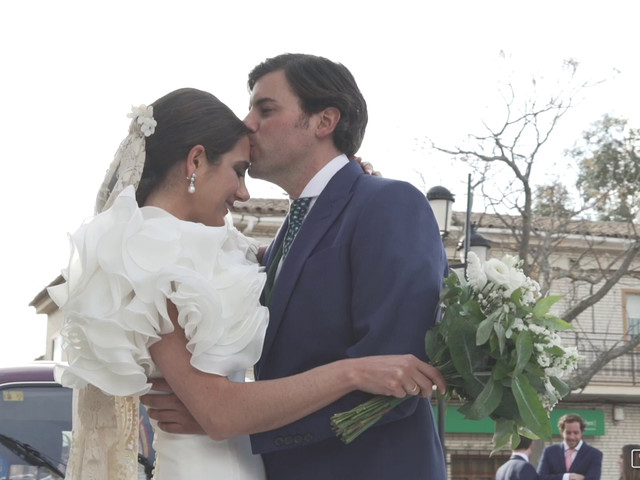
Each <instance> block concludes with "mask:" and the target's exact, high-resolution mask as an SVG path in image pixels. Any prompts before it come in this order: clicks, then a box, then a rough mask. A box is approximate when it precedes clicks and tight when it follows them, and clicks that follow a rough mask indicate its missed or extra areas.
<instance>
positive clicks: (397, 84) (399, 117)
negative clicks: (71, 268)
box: [0, 0, 640, 366]
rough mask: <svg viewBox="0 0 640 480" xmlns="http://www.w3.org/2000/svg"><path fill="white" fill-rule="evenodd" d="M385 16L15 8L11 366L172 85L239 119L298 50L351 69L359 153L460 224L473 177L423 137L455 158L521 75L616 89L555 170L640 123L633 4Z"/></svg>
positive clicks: (385, 5)
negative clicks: (260, 74)
mask: <svg viewBox="0 0 640 480" xmlns="http://www.w3.org/2000/svg"><path fill="white" fill-rule="evenodd" d="M375 3H376V5H374V2H369V1H355V0H354V1H344V0H340V1H337V0H324V1H322V2H299V1H297V2H293V1H285V0H271V1H268V2H265V1H254V0H244V1H242V2H214V1H205V0H199V1H196V0H181V1H180V2H167V1H163V0H151V1H138V0H110V1H109V2H98V1H65V0H59V1H57V2H51V1H49V0H35V1H30V0H22V1H20V2H16V1H9V2H2V4H1V5H0V45H1V46H0V71H1V72H2V73H0V82H1V83H0V86H1V87H2V88H0V108H1V110H0V112H1V114H0V155H1V158H2V161H3V165H4V169H5V174H4V179H5V180H4V182H5V183H4V186H3V188H2V189H0V209H1V211H0V215H1V217H0V218H2V219H3V221H4V225H5V226H4V227H3V229H2V237H3V241H2V246H1V247H0V252H1V265H2V273H3V275H2V279H1V280H0V281H1V284H0V285H1V288H2V292H3V305H4V307H5V308H4V315H3V316H2V318H0V366H2V365H8V364H16V363H20V362H26V361H30V360H32V359H34V358H36V357H38V356H40V355H42V354H44V352H45V348H46V345H45V340H46V316H45V315H36V313H35V310H34V309H33V308H32V307H29V306H28V304H29V302H30V301H31V300H32V299H33V298H34V297H35V295H36V294H37V293H38V292H40V291H41V290H42V289H43V288H44V287H45V286H46V285H47V284H48V283H49V282H50V281H51V280H53V279H54V278H55V277H56V276H57V275H58V274H59V273H60V270H61V269H62V268H63V267H64V266H65V264H66V262H67V260H68V253H69V246H68V239H67V233H68V232H73V231H75V229H76V228H77V227H78V226H79V225H80V224H81V223H82V221H83V220H84V219H85V218H87V217H88V216H90V215H91V214H92V210H93V204H94V199H95V194H96V191H97V189H98V187H99V185H100V183H101V181H102V177H103V175H104V173H105V171H106V168H107V166H108V164H109V163H110V162H111V160H112V158H113V154H114V153H115V151H116V149H117V146H118V144H119V143H120V141H121V140H122V139H123V138H124V136H125V135H126V133H127V128H128V119H127V118H126V114H127V113H128V112H129V111H130V108H131V106H132V105H139V104H143V103H144V104H149V103H151V102H153V101H154V100H155V99H157V98H159V97H160V96H162V95H164V94H165V93H168V92H169V91H171V90H174V89H176V88H181V87H195V88H200V89H203V90H207V91H210V92H212V93H213V94H214V95H216V96H217V97H218V98H220V99H221V100H222V101H224V102H225V103H227V104H228V105H229V106H230V107H231V108H232V110H233V111H234V112H235V113H236V114H237V115H238V116H240V117H241V118H242V117H243V116H244V115H245V114H246V112H247V107H248V99H249V96H248V92H247V89H246V78H247V73H248V72H249V70H251V68H252V67H253V66H255V65H256V64H257V63H259V62H261V61H262V60H264V59H266V58H268V57H271V56H274V55H277V54H280V53H284V52H300V53H312V54H316V55H321V56H325V57H328V58H330V59H332V60H335V61H338V62H340V63H343V64H344V65H346V66H347V67H348V68H349V69H350V70H351V72H352V73H353V74H354V76H355V78H356V80H357V82H358V84H359V86H360V88H361V90H362V92H363V94H364V95H365V98H366V99H367V102H368V108H369V119H370V120H369V126H368V129H367V135H366V137H365V140H364V143H363V145H362V148H361V150H360V152H359V154H360V155H361V156H362V157H363V158H364V159H365V160H367V161H370V162H372V163H373V164H374V166H375V168H376V169H378V170H380V171H381V172H382V174H383V175H384V176H387V177H391V178H398V179H402V180H406V181H409V182H411V183H414V184H415V185H416V186H417V187H418V188H421V189H422V190H423V191H426V190H427V189H428V188H430V187H432V186H435V185H444V186H446V187H447V188H449V189H450V190H451V191H452V192H453V193H454V194H455V195H456V203H455V204H454V209H455V210H459V211H464V209H465V206H466V198H465V195H466V181H467V174H468V173H470V172H468V171H467V170H466V167H465V166H464V165H462V164H459V163H455V162H454V161H453V160H452V159H450V158H449V157H448V156H446V155H444V154H441V153H440V154H438V153H435V152H433V151H432V150H431V149H429V148H428V145H430V143H429V141H427V139H430V140H433V141H435V143H436V144H438V145H441V146H445V147H450V146H454V145H457V144H459V143H460V142H461V141H463V140H464V139H465V138H466V136H467V135H468V134H470V133H481V132H482V121H483V120H485V121H486V120H487V119H490V118H493V117H494V116H495V115H496V112H499V111H500V107H502V106H503V103H501V102H500V99H499V97H498V95H497V92H498V91H499V88H500V86H501V85H504V83H505V81H507V80H509V78H518V79H520V80H522V79H524V81H525V82H526V81H527V79H530V78H531V77H532V76H536V78H543V77H544V78H546V79H551V80H553V79H555V78H559V77H560V72H561V67H562V63H563V60H565V59H568V58H573V59H575V60H577V61H578V62H579V63H580V67H579V73H580V75H581V76H582V78H584V79H585V81H594V82H595V81H598V80H603V79H606V81H605V82H604V83H601V84H599V85H598V86H597V87H593V88H590V89H588V92H585V93H583V94H582V95H581V97H580V98H579V102H578V103H577V105H576V107H575V108H574V109H572V110H571V111H570V112H569V113H568V114H567V115H566V116H565V117H564V119H563V120H562V123H561V124H560V125H559V126H558V128H557V130H556V133H554V137H553V141H552V142H550V143H549V145H548V147H546V149H545V150H544V152H542V153H541V155H546V156H547V158H548V165H549V170H553V169H554V168H555V167H551V165H557V162H558V159H560V158H562V157H561V155H562V152H563V150H564V149H566V148H569V147H570V146H571V145H572V144H573V143H574V142H575V141H576V140H577V139H578V137H579V135H580V132H582V131H583V130H585V129H586V128H588V127H589V125H590V124H591V123H592V122H594V121H596V120H597V119H598V118H600V117H601V116H602V115H603V114H605V113H609V114H613V115H618V116H622V117H625V118H628V119H629V120H630V121H631V122H632V124H634V125H635V126H636V127H640V95H639V94H638V85H640V65H639V64H638V62H637V60H636V58H637V52H636V50H637V38H635V36H636V32H637V22H636V18H637V16H636V14H635V12H634V10H633V3H634V2H631V1H620V0H612V1H609V2H606V3H605V2H595V1H593V2H591V1H584V0H583V1H573V0H563V1H562V2H558V1H546V0H542V1H537V2H525V1H517V0H510V1H497V0H495V1H494V0H485V1H483V2H478V1H476V0H464V1H454V0H452V1H448V2H432V1H429V0H415V1H409V0H395V1H393V2H375ZM501 52H502V53H501ZM612 72H616V73H612ZM543 173H544V172H543ZM248 187H249V189H250V191H251V193H252V196H253V197H255V198H260V197H272V198H284V195H283V192H282V191H281V190H280V189H279V188H277V187H273V186H270V185H269V184H266V183H265V182H261V181H256V180H251V179H249V181H248Z"/></svg>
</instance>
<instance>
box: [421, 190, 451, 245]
mask: <svg viewBox="0 0 640 480" xmlns="http://www.w3.org/2000/svg"><path fill="white" fill-rule="evenodd" d="M427 200H429V204H430V205H431V209H432V210H433V214H434V215H435V217H436V221H437V222H438V228H439V229H440V236H441V237H442V238H443V239H444V238H446V237H447V235H449V229H450V228H451V219H452V215H453V208H452V206H453V202H455V201H456V200H455V197H454V196H453V193H451V192H450V191H449V190H447V189H446V188H444V187H442V186H437V187H432V188H430V189H429V191H428V192H427Z"/></svg>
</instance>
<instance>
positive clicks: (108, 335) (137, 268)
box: [49, 187, 268, 396]
mask: <svg viewBox="0 0 640 480" xmlns="http://www.w3.org/2000/svg"><path fill="white" fill-rule="evenodd" d="M70 241H71V259H70V262H69V266H68V268H66V269H65V270H64V271H63V272H62V274H63V277H64V278H65V280H66V283H63V284H61V285H57V286H54V287H50V288H49V295H50V296H51V298H52V299H53V301H54V302H55V303H56V304H57V305H58V306H59V307H60V308H61V310H62V311H63V313H64V316H65V324H64V327H63V329H62V336H63V340H64V349H65V352H66V354H67V359H68V363H69V364H68V365H61V366H60V367H58V369H57V370H56V379H57V380H58V381H59V382H61V383H62V384H63V385H66V386H70V387H75V388H82V387H84V386H86V384H87V383H90V384H93V385H95V386H97V387H98V388H100V389H101V390H103V391H104V392H106V393H108V394H111V395H119V396H124V395H142V394H144V393H146V392H148V391H149V388H150V385H149V384H148V382H147V378H148V376H149V375H152V374H153V373H155V365H154V364H153V361H152V360H151V355H150V353H149V347H150V346H151V345H153V344H154V343H155V342H157V341H158V340H159V339H160V336H161V335H163V334H166V333H169V332H171V331H173V324H172V323H171V320H170V318H169V315H168V312H167V299H169V300H171V301H172V302H173V303H174V304H175V305H176V307H177V309H178V322H179V324H180V326H181V327H182V328H184V330H185V334H186V337H187V339H188V345H187V348H188V349H189V351H190V352H191V355H192V358H191V364H192V365H193V366H194V367H195V368H197V369H199V370H202V371H204V372H208V373H215V374H218V375H225V376H228V375H230V374H231V373H233V372H237V371H239V370H244V369H246V368H249V367H251V366H252V365H253V364H254V363H255V362H256V361H257V360H258V358H259V357H260V353H261V351H262V343H263V340H264V334H265V330H266V327H267V323H268V310H267V309H266V307H263V306H261V305H260V295H261V292H262V288H263V286H264V282H265V280H266V275H265V274H264V273H263V272H262V271H261V268H260V267H259V265H258V264H257V263H256V262H255V260H254V258H255V251H256V245H255V244H254V243H252V241H251V240H249V239H247V238H245V237H244V236H243V235H242V234H240V233H239V232H238V231H237V230H236V229H235V228H234V227H233V226H232V225H230V224H227V225H225V226H222V227H207V226H204V225H202V224H197V223H193V222H185V221H181V220H179V219H177V218H175V217H173V216H172V215H170V214H169V213H167V212H166V211H164V210H162V209H159V208H155V207H143V208H139V207H138V205H137V203H136V200H135V191H134V189H133V187H127V188H126V189H125V190H124V191H123V192H122V193H121V194H120V195H119V197H118V198H117V199H116V201H115V202H114V204H113V206H112V207H111V208H110V209H108V210H106V211H105V212H103V213H101V214H99V215H97V216H95V217H93V218H92V219H91V220H90V221H89V222H87V223H85V224H83V225H82V226H81V227H80V228H79V229H78V231H77V232H76V233H74V234H73V235H71V237H70Z"/></svg>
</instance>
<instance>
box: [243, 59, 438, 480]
mask: <svg viewBox="0 0 640 480" xmlns="http://www.w3.org/2000/svg"><path fill="white" fill-rule="evenodd" d="M248 84H249V89H250V91H251V102H250V107H251V109H250V111H249V114H248V115H247V117H246V119H245V123H246V124H247V126H248V127H249V128H250V130H251V132H252V133H251V134H250V135H249V137H250V140H251V169H250V175H251V176H252V177H254V178H260V179H263V180H268V181H270V182H273V183H275V184H277V185H279V186H280V187H282V188H283V189H284V190H285V191H286V192H287V193H288V194H289V196H290V198H291V199H298V198H310V208H309V210H308V212H307V213H306V214H304V213H302V215H303V216H304V222H303V224H302V226H301V227H300V229H299V230H298V232H297V235H296V236H295V240H294V241H293V243H292V244H291V247H290V248H289V250H288V253H287V254H286V255H285V256H284V257H283V258H282V257H281V255H280V254H279V247H280V245H281V244H282V243H283V239H284V237H285V232H286V231H287V226H288V222H289V221H291V220H290V219H288V221H287V222H285V224H284V225H283V227H282V229H281V231H280V232H279V234H278V235H277V237H276V239H275V240H274V242H273V243H272V244H271V246H270V248H269V249H268V250H267V252H266V254H265V257H264V261H263V263H264V264H265V266H266V267H267V269H268V271H270V273H271V274H272V275H273V276H275V280H274V284H273V287H272V288H271V289H269V288H267V292H266V294H267V297H268V298H269V299H270V302H269V311H270V320H269V328H268V330H267V335H266V339H265V345H264V349H263V353H262V358H261V359H260V361H259V363H258V365H257V366H256V375H257V378H258V379H259V380H268V379H271V378H278V377H284V376H287V375H292V374H294V373H298V372H301V371H303V370H306V369H309V368H311V367H314V366H317V365H321V364H324V363H328V362H331V361H334V360H338V359H340V358H346V357H356V356H364V355H376V354H392V353H413V354H414V355H416V356H418V357H419V358H423V359H424V358H425V354H424V336H425V334H426V332H427V330H428V329H429V328H430V327H431V326H433V324H434V322H435V320H436V312H437V309H438V298H439V292H440V286H441V284H442V279H443V276H444V275H445V273H446V271H447V264H446V256H445V253H444V249H443V246H442V241H441V239H440V234H439V230H438V225H437V223H436V221H435V219H434V217H433V214H432V212H431V209H430V207H429V204H428V202H427V200H426V198H425V196H424V194H422V193H421V192H419V191H418V190H417V189H415V188H414V187H412V186H410V185H409V184H407V183H404V182H399V181H395V180H389V179H384V178H380V177H375V176H370V175H365V174H364V173H363V172H362V169H361V168H360V166H359V165H358V164H357V163H355V162H350V161H349V160H348V157H350V156H352V155H354V154H355V153H356V151H357V150H358V148H359V147H360V144H361V142H362V139H363V136H364V132H365V127H366V124H367V119H368V117H367V105H366V102H365V100H364V98H363V96H362V94H361V92H360V90H359V88H358V86H357V84H356V82H355V80H354V78H353V76H352V75H351V73H350V72H349V70H347V68H345V67H344V66H342V65H340V64H338V63H335V62H332V61H330V60H328V59H325V58H321V57H316V56H312V55H297V54H284V55H280V56H277V57H274V58H270V59H268V60H266V61H265V62H263V63H261V64H260V65H258V66H256V67H255V68H254V69H253V71H252V72H251V73H250V74H249V83H248ZM278 257H281V258H280V260H278ZM268 283H269V280H268ZM367 398H368V397H367V396H365V395H364V394H360V393H354V394H351V395H347V396H345V397H343V398H342V399H341V400H339V401H338V402H336V403H334V404H332V405H330V406H328V407H326V408H324V409H322V410H320V411H318V412H316V413H314V414H312V415H309V416H308V417H306V418H304V419H302V420H299V421H297V422H295V423H293V424H290V425H288V426H286V427H283V428H280V429H277V430H274V431H270V432H266V433H261V434H256V435H252V436H251V442H252V446H253V451H254V453H261V454H262V455H263V459H264V462H265V465H266V469H267V475H268V477H269V478H270V479H278V480H294V479H295V480H298V479H302V478H304V479H306V480H310V479H323V480H326V479H330V478H335V479H342V478H344V479H346V478H348V479H363V480H364V479H367V480H369V479H396V478H402V479H444V478H446V470H445V465H444V458H443V454H442V449H441V445H440V441H439V438H438V435H437V432H436V427H435V423H434V417H433V413H432V409H431V405H430V404H429V402H428V401H427V400H424V399H418V398H414V399H412V400H411V401H408V402H405V403H404V404H403V405H401V406H400V407H398V408H396V409H395V410H394V411H393V412H392V413H391V414H389V415H387V417H385V418H384V419H383V420H382V421H381V422H380V424H379V425H377V426H375V427H374V428H372V429H370V430H369V431H367V432H366V433H364V434H363V435H362V436H361V437H359V438H358V439H356V440H355V441H354V442H353V443H351V444H349V445H344V444H342V443H341V441H340V440H338V438H336V436H335V434H334V433H333V431H332V430H331V428H330V425H329V419H330V417H331V415H332V414H334V413H336V412H341V411H344V410H348V409H350V408H352V407H354V406H356V405H358V404H359V403H361V402H362V401H364V400H366V399H367Z"/></svg>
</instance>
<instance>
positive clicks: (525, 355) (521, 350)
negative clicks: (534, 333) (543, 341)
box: [514, 331, 533, 375]
mask: <svg viewBox="0 0 640 480" xmlns="http://www.w3.org/2000/svg"><path fill="white" fill-rule="evenodd" d="M532 354H533V339H532V338H531V334H530V333H529V332H528V331H522V332H520V333H519V334H518V338H516V358H517V362H516V368H515V371H514V374H515V375H518V374H519V373H521V372H522V371H523V370H524V367H525V366H526V365H527V363H529V359H530V358H531V355H532Z"/></svg>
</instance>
